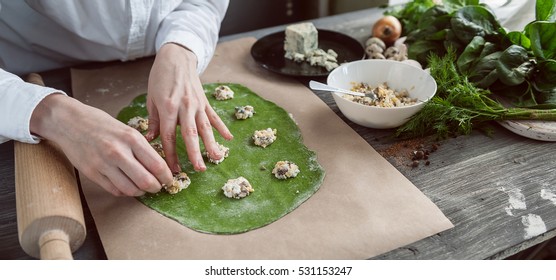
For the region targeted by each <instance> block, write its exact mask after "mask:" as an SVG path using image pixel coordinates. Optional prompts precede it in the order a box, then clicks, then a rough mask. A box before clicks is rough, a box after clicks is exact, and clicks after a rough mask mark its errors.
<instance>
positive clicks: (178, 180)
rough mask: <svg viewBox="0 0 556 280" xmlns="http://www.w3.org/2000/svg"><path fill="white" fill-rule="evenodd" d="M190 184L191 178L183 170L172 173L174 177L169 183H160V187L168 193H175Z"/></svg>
mask: <svg viewBox="0 0 556 280" xmlns="http://www.w3.org/2000/svg"><path fill="white" fill-rule="evenodd" d="M190 184H191V179H189V176H187V173H185V172H179V173H176V174H175V175H174V179H173V180H172V184H171V185H166V184H164V185H162V187H163V188H164V189H165V190H166V191H167V192H168V193H169V194H177V193H179V192H180V191H182V190H184V189H187V187H189V185H190Z"/></svg>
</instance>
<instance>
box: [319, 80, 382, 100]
mask: <svg viewBox="0 0 556 280" xmlns="http://www.w3.org/2000/svg"><path fill="white" fill-rule="evenodd" d="M309 88H311V89H312V90H323V91H335V92H339V93H345V94H351V95H357V96H366V95H365V94H364V93H361V92H355V91H351V90H347V89H341V88H337V87H333V86H329V85H327V84H323V83H319V82H317V81H309ZM369 97H370V98H372V99H376V95H375V94H374V93H371V96H369Z"/></svg>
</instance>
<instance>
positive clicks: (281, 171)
mask: <svg viewBox="0 0 556 280" xmlns="http://www.w3.org/2000/svg"><path fill="white" fill-rule="evenodd" d="M272 174H274V176H275V177H276V178H278V179H288V178H293V177H295V176H297V174H299V167H298V166H297V165H296V164H295V163H293V162H291V161H287V160H286V161H279V162H277V163H276V165H275V166H274V169H272Z"/></svg>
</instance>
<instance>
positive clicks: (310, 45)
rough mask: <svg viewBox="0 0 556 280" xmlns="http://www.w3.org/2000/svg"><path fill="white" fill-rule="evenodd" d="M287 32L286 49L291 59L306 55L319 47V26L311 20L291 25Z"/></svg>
mask: <svg viewBox="0 0 556 280" xmlns="http://www.w3.org/2000/svg"><path fill="white" fill-rule="evenodd" d="M285 33H286V39H285V42H284V50H285V51H286V55H287V56H290V57H291V58H290V59H294V58H295V57H296V56H297V57H298V58H299V57H300V56H299V55H306V54H308V53H309V52H311V51H313V50H315V49H317V47H318V33H317V28H316V27H315V26H314V25H313V24H312V23H310V22H304V23H298V24H292V25H289V26H287V27H286V32H285ZM296 54H297V55H296Z"/></svg>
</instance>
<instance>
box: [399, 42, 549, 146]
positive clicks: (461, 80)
mask: <svg viewBox="0 0 556 280" xmlns="http://www.w3.org/2000/svg"><path fill="white" fill-rule="evenodd" d="M428 64H429V66H430V73H431V75H432V77H433V78H434V79H435V80H436V83H437V86H438V89H437V93H436V95H435V96H434V97H433V98H432V99H431V100H429V101H428V102H427V103H426V104H425V106H424V108H423V109H422V110H421V111H419V113H417V114H416V115H414V116H413V117H412V118H411V119H410V120H409V121H408V122H407V123H405V124H404V125H403V126H401V127H399V128H398V129H397V131H396V136H401V137H408V138H411V137H420V136H427V135H436V136H437V137H439V138H446V137H448V136H456V135H465V134H469V133H470V132H471V131H472V129H473V128H475V127H477V126H480V125H482V124H484V123H486V122H488V121H500V120H516V119H519V120H523V119H528V120H556V109H545V110H541V109H528V108H506V107H504V106H503V105H502V104H501V103H500V102H498V101H496V100H494V99H492V98H490V95H491V92H490V91H489V90H486V89H481V88H478V87H476V86H475V85H473V84H472V83H471V82H470V81H469V80H468V79H467V77H466V76H464V75H461V74H460V73H459V72H458V69H457V66H456V53H455V51H454V50H453V49H451V48H449V49H448V52H447V53H446V54H445V55H444V56H442V57H440V56H438V55H436V54H431V55H430V57H429V60H428Z"/></svg>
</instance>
